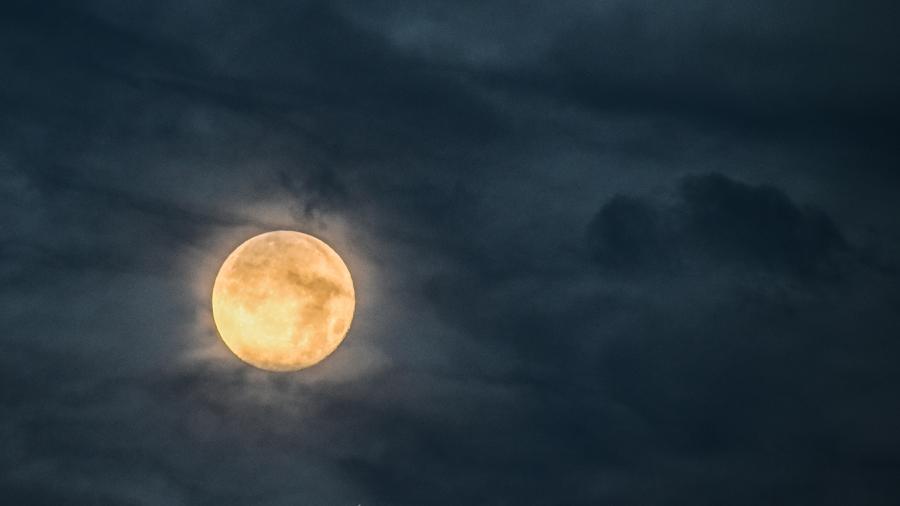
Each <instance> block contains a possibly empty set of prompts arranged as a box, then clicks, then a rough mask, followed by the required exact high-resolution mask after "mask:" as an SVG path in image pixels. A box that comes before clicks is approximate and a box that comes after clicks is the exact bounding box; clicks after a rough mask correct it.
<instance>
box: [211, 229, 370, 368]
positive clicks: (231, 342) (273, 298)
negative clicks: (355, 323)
mask: <svg viewBox="0 0 900 506" xmlns="http://www.w3.org/2000/svg"><path fill="white" fill-rule="evenodd" d="M355 305H356V295H355V293H354V291H353V280H352V279H351V278H350V271H349V270H348V269H347V266H346V265H344V262H343V260H341V257H339V256H338V254H337V253H335V252H334V250H333V249H331V248H330V247H329V246H328V245H327V244H325V243H324V242H322V241H320V240H318V239H316V238H315V237H313V236H311V235H307V234H303V233H300V232H290V231H277V232H268V233H265V234H261V235H258V236H256V237H253V238H251V239H249V240H248V241H246V242H245V243H243V244H241V245H240V246H238V248H237V249H236V250H234V251H233V252H232V253H231V255H229V256H228V258H227V259H226V260H225V263H224V264H222V268H221V269H219V274H218V275H217V276H216V282H215V285H214V286H213V293H212V309H213V319H214V320H215V322H216V328H218V330H219V335H220V336H222V340H223V341H225V344H226V345H227V346H228V348H229V349H230V350H231V351H232V352H234V354H235V355H237V356H238V358H240V359H241V360H243V361H244V362H247V363H248V364H250V365H253V366H256V367H259V368H260V369H266V370H269V371H294V370H297V369H303V368H304V367H309V366H311V365H314V364H316V363H318V362H320V361H321V360H322V359H324V358H325V357H327V356H328V355H330V354H331V352H333V351H334V350H335V348H337V347H338V345H339V344H341V341H343V340H344V336H345V335H347V330H349V328H350V321H351V320H352V319H353V309H354V307H355Z"/></svg>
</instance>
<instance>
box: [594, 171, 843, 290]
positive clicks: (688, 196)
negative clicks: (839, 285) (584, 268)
mask: <svg viewBox="0 0 900 506" xmlns="http://www.w3.org/2000/svg"><path fill="white" fill-rule="evenodd" d="M677 198H678V200H677V202H675V203H674V204H672V205H671V206H669V207H668V208H665V207H664V205H663V204H661V203H655V202H648V201H645V200H642V199H640V198H637V197H626V196H617V197H615V198H613V199H612V200H611V201H610V202H608V203H606V204H604V205H603V207H602V208H601V209H600V211H599V212H598V213H597V215H596V216H595V217H594V219H593V220H592V221H591V224H590V227H589V230H588V241H589V243H590V244H589V246H590V249H591V252H592V255H593V258H594V260H595V261H596V262H597V263H598V264H599V265H600V266H602V267H603V268H604V269H607V270H609V271H611V272H617V273H634V272H640V273H647V272H657V273H659V272H661V271H669V272H672V271H676V270H679V269H684V268H691V267H695V266H696V264H698V263H703V262H706V261H713V262H721V263H725V264H730V265H732V266H734V267H736V268H737V269H740V270H742V271H747V270H748V269H754V270H756V269H761V270H763V271H768V272H771V273H775V274H785V275H788V276H791V277H796V278H802V279H810V278H819V277H822V278H834V277H835V276H836V275H837V267H838V266H837V263H838V257H839V255H840V254H841V253H843V252H847V251H848V244H847V242H846V240H845V239H844V237H843V236H842V235H841V233H840V232H839V231H838V229H837V226H836V225H835V223H834V222H833V221H832V220H831V218H830V217H828V216H827V215H826V214H825V213H824V212H822V211H821V210H818V209H813V208H804V207H799V206H797V205H796V204H795V203H794V202H792V201H791V200H790V198H788V196H787V195H785V194H784V192H782V191H781V190H779V189H778V188H775V187H773V186H769V185H763V186H751V185H747V184H744V183H740V182H737V181H734V180H731V179H729V178H727V177H725V176H723V175H721V174H708V175H702V176H689V177H686V178H684V179H683V180H682V181H681V184H680V187H679V193H678V197H677Z"/></svg>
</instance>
